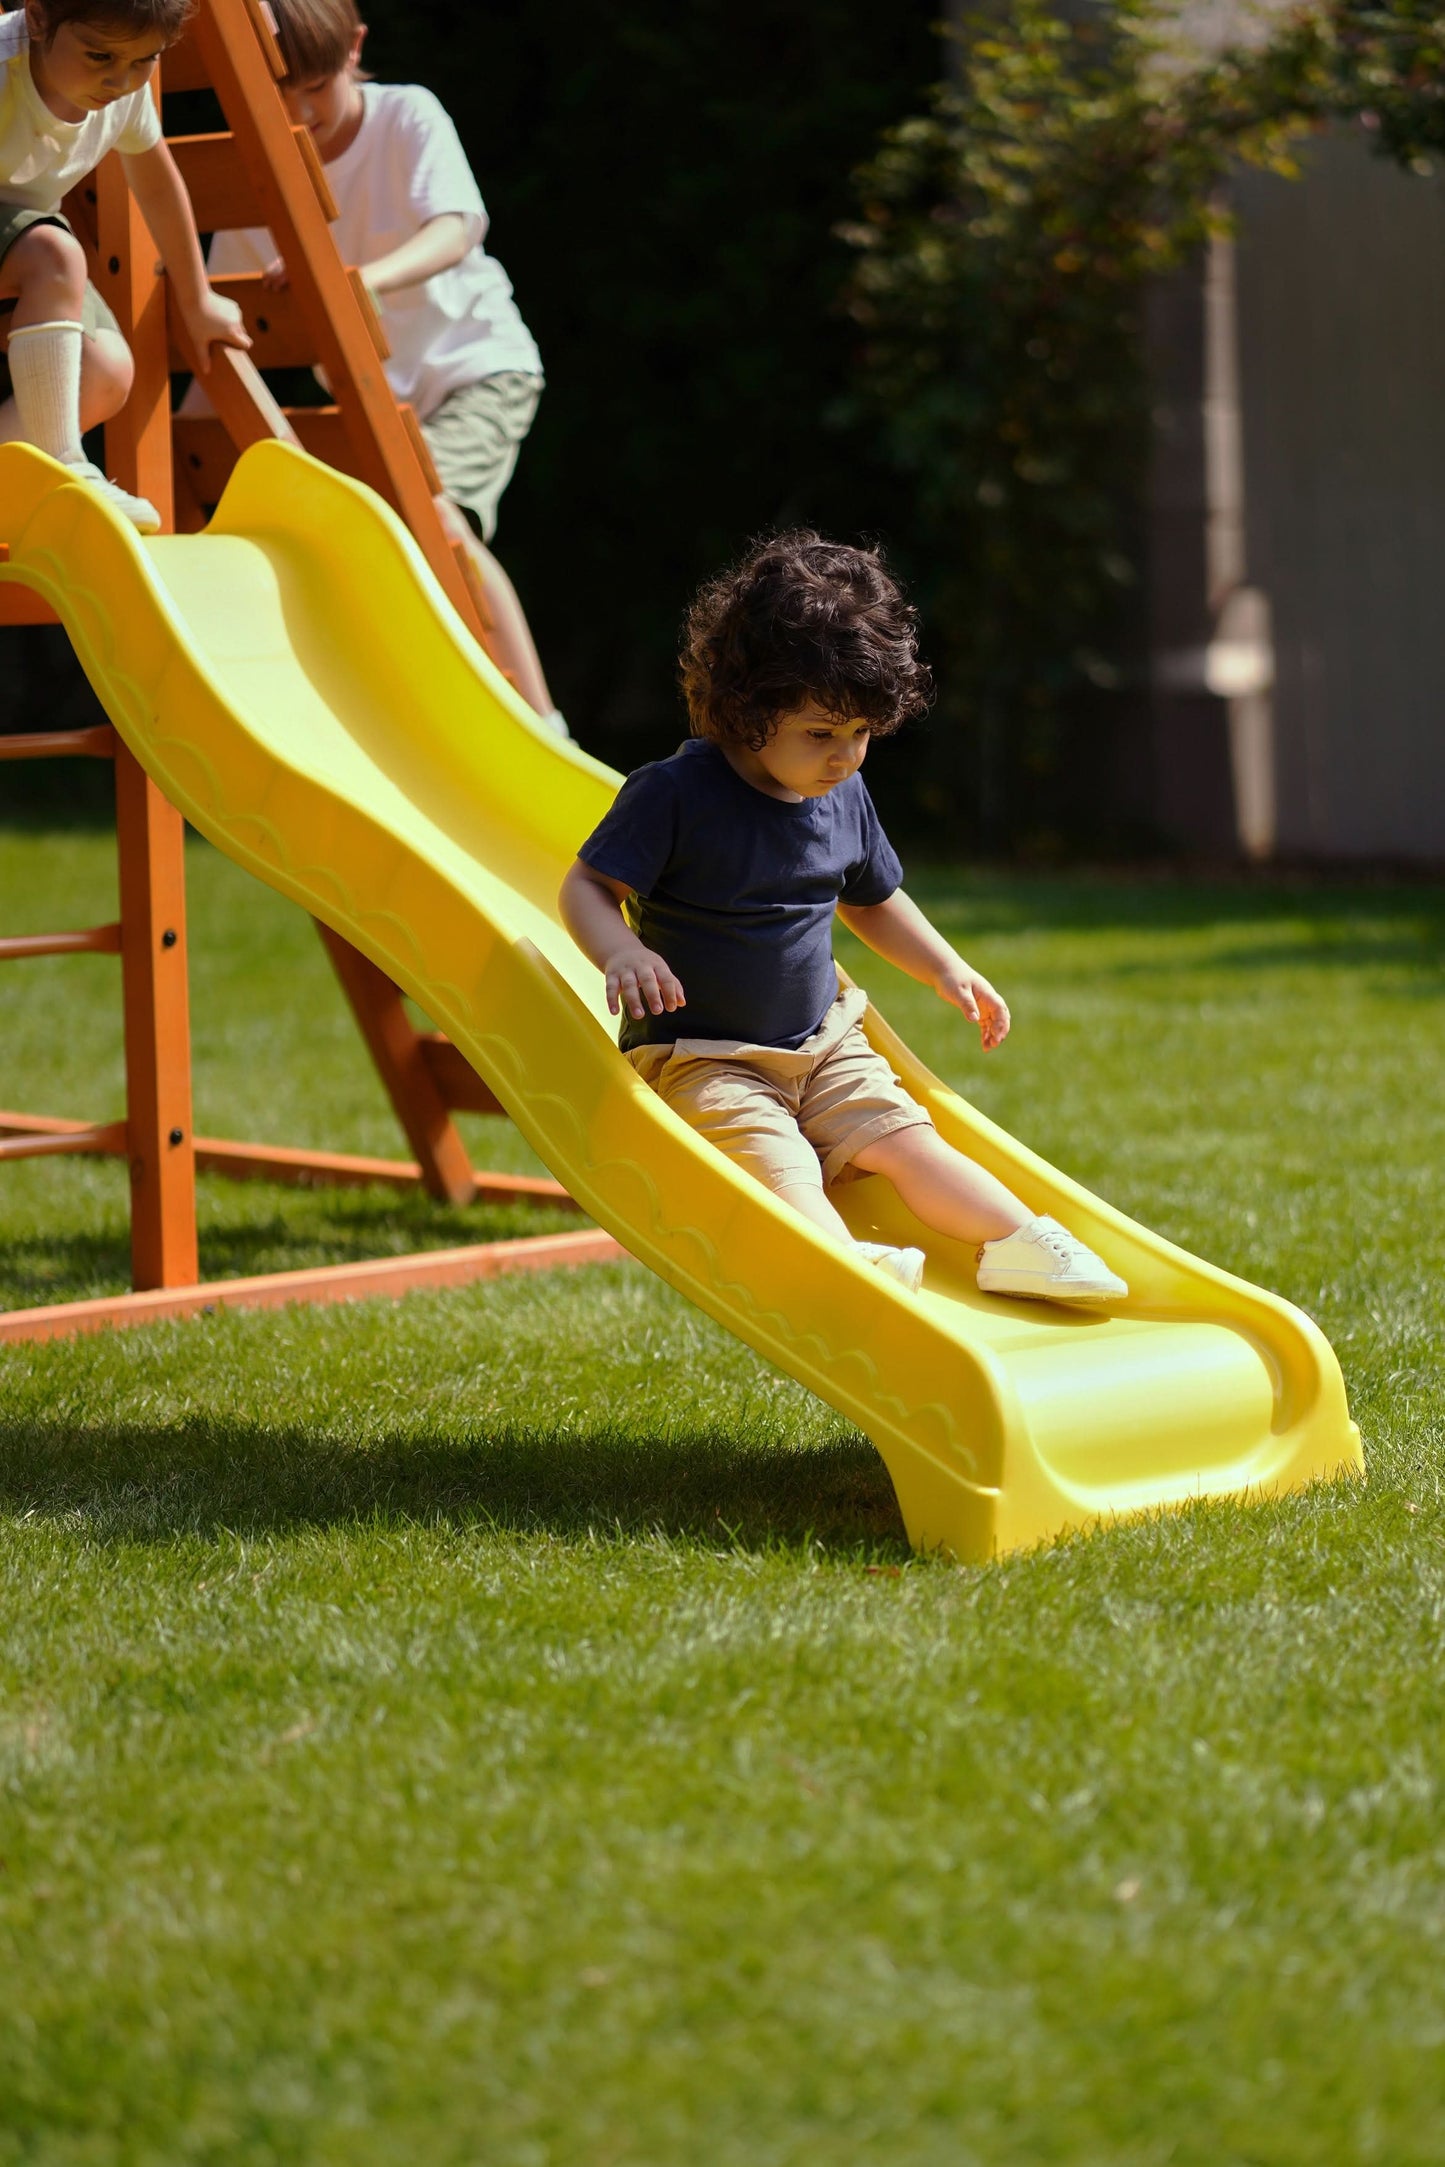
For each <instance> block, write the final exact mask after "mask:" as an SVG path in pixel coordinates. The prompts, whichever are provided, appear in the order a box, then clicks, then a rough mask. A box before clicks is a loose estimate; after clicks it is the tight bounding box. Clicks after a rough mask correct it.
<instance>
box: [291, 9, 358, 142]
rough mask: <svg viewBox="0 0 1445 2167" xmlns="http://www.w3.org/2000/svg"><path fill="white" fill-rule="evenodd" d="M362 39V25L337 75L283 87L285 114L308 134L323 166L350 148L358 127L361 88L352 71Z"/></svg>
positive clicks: (316, 76) (320, 76)
mask: <svg viewBox="0 0 1445 2167" xmlns="http://www.w3.org/2000/svg"><path fill="white" fill-rule="evenodd" d="M365 36H366V29H365V26H364V25H363V27H362V28H361V29H360V30H359V31H358V33H357V37H356V43H355V44H354V45H353V46H352V48H351V51H350V53H349V54H348V55H347V59H346V66H345V67H344V68H342V69H341V70H340V72H339V73H338V74H336V75H315V76H312V77H310V78H309V79H308V80H307V81H305V82H299V83H286V84H285V85H283V89H282V95H283V96H284V97H285V100H286V110H287V112H288V113H289V114H290V115H291V118H292V119H293V120H295V121H299V122H300V123H301V126H302V127H303V128H309V129H310V130H311V137H312V141H313V142H314V143H315V145H316V148H317V150H318V151H319V152H320V154H321V162H322V164H323V165H325V164H327V163H328V162H329V161H330V160H331V159H333V158H339V157H340V156H341V153H342V152H343V151H344V150H348V149H349V148H350V147H351V144H352V143H353V142H354V141H355V139H356V131H357V129H358V128H359V127H360V126H361V113H362V99H361V85H360V84H359V83H358V82H357V80H356V77H355V75H354V74H353V73H352V70H353V69H354V68H355V67H356V66H357V64H358V62H359V61H360V59H361V41H362V39H363V38H364V37H365Z"/></svg>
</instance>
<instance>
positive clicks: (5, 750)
mask: <svg viewBox="0 0 1445 2167" xmlns="http://www.w3.org/2000/svg"><path fill="white" fill-rule="evenodd" d="M82 757H84V758H88V759H91V760H113V759H114V758H115V732H114V730H112V728H111V726H110V724H109V723H108V722H97V723H92V724H91V726H90V728H89V729H86V730H26V731H24V732H22V733H21V735H20V736H18V737H0V760H51V759H65V758H77V759H78V758H82Z"/></svg>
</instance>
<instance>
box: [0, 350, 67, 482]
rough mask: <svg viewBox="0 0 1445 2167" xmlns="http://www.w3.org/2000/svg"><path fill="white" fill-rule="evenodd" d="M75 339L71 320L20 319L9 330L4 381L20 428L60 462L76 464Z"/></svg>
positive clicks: (28, 440) (39, 448) (26, 438)
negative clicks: (7, 370)
mask: <svg viewBox="0 0 1445 2167" xmlns="http://www.w3.org/2000/svg"><path fill="white" fill-rule="evenodd" d="M80 342H81V328H80V325H79V324H77V323H52V324H22V326H21V327H20V329H19V330H18V331H12V332H11V334H10V382H11V384H12V385H13V386H14V390H15V406H16V412H17V414H18V417H19V422H20V434H21V436H22V437H23V438H24V439H25V442H26V443H27V444H34V445H35V446H36V448H37V449H38V450H40V451H47V452H49V454H50V456H51V458H52V459H58V460H59V461H60V462H61V464H62V466H68V467H75V466H80V465H81V464H82V463H83V462H84V459H85V453H84V452H83V451H82V450H81V445H80Z"/></svg>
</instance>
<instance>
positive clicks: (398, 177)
mask: <svg viewBox="0 0 1445 2167" xmlns="http://www.w3.org/2000/svg"><path fill="white" fill-rule="evenodd" d="M272 5H273V11H274V14H275V18H276V28H277V34H278V36H279V38H280V42H281V51H282V54H283V56H284V58H285V61H286V69H287V73H286V79H285V81H284V83H283V84H282V90H283V93H284V95H285V98H286V103H287V105H288V107H289V109H290V111H291V115H292V118H293V119H294V120H298V121H300V122H302V123H303V125H304V126H306V127H307V128H309V129H310V130H311V134H312V139H313V141H314V142H315V144H316V148H317V150H318V152H319V153H320V156H321V160H322V163H323V164H324V165H325V166H326V169H327V175H326V177H327V180H328V181H329V182H330V185H331V191H332V194H333V195H334V196H335V198H336V202H337V205H338V207H339V211H340V215H339V217H338V218H337V220H336V223H335V226H334V227H333V229H332V230H333V232H334V233H335V236H336V245H337V247H338V249H339V250H340V252H341V256H342V259H343V261H344V262H346V263H349V264H355V265H356V266H357V267H358V268H359V270H360V272H361V275H362V277H363V278H364V279H365V281H366V284H367V286H368V288H369V289H370V291H371V293H372V295H373V297H374V298H375V300H376V303H377V306H378V308H379V309H380V312H381V318H382V322H383V324H384V326H385V328H386V336H387V343H388V345H389V346H390V348H391V355H390V358H389V360H388V361H387V363H386V374H387V380H388V382H389V383H390V385H391V388H392V390H393V391H394V392H395V394H396V396H397V398H398V399H400V400H402V401H404V402H405V403H406V404H408V405H410V406H411V407H412V408H413V409H414V410H415V412H416V416H417V419H418V420H419V422H420V423H421V428H422V434H423V435H424V436H425V438H426V440H427V444H428V447H429V449H430V451H431V454H432V458H433V460H434V461H435V464H436V469H437V473H438V475H439V476H440V478H441V483H442V490H443V494H442V496H440V497H439V498H438V499H437V507H438V510H439V511H440V512H441V515H442V519H443V523H444V524H445V526H446V527H447V530H448V532H449V533H450V534H451V535H452V537H453V539H454V540H456V541H459V542H461V543H462V544H463V545H464V546H465V547H466V548H467V549H468V550H470V551H471V553H472V556H473V558H474V560H475V561H476V563H477V568H478V570H479V572H480V573H481V576H482V580H483V583H484V585H485V587H486V591H487V601H488V604H489V605H490V609H491V615H492V629H493V634H494V637H495V639H496V643H497V647H498V650H499V655H500V659H501V662H502V666H503V667H504V669H506V670H507V671H508V672H509V674H510V675H511V676H512V678H513V679H514V681H515V683H516V685H517V689H518V690H519V691H520V692H521V694H522V696H523V698H524V699H526V700H527V701H528V702H529V703H530V704H531V706H532V707H534V708H535V709H536V710H537V712H538V714H540V715H542V716H544V717H545V718H546V719H548V720H549V721H551V722H552V723H553V724H554V726H556V727H560V728H561V729H562V731H563V734H564V735H565V725H564V724H563V723H562V718H561V717H560V715H558V714H557V711H556V708H555V706H554V705H553V701H552V695H551V693H550V691H549V690H548V687H547V680H546V678H545V676H544V675H543V672H542V665H541V662H540V661H539V659H538V656H537V650H536V647H535V646H534V644H533V641H532V635H531V633H530V631H529V629H528V626H527V620H526V617H525V616H524V615H523V612H522V607H521V604H520V602H519V601H518V599H517V596H516V592H515V590H514V588H513V587H512V584H511V582H510V581H509V580H508V578H507V576H506V574H505V573H504V572H503V570H502V568H501V566H500V565H499V564H498V563H497V560H496V558H495V557H494V556H492V554H491V552H490V551H489V550H488V549H487V548H486V547H485V546H484V545H485V544H486V543H487V542H489V541H490V540H491V538H492V535H493V533H494V532H495V531H496V524H497V502H498V499H499V498H500V496H501V494H502V491H503V490H504V489H505V488H506V486H507V483H508V482H509V481H510V480H511V478H512V473H513V470H514V468H515V466H516V463H517V453H518V451H519V449H520V447H521V443H522V439H523V438H524V437H525V436H526V434H527V431H528V429H529V428H530V427H531V424H532V418H533V416H534V415H535V413H536V411H537V405H538V402H539V400H540V399H541V396H542V382H543V380H542V362H541V357H540V356H539V354H538V352H537V348H536V345H535V343H534V342H533V339H532V334H531V333H530V331H528V329H527V326H526V325H525V324H524V323H523V321H522V318H521V315H520V313H519V311H518V309H517V304H516V302H515V301H514V300H513V298H512V288H511V283H510V281H509V280H508V277H507V274H506V272H505V271H504V270H503V269H502V266H501V265H500V264H499V263H498V262H497V261H496V259H495V258H494V257H492V256H489V255H488V254H487V253H486V250H485V248H484V247H483V245H482V243H483V238H484V236H485V234H486V230H487V212H486V207H485V205H484V204H483V202H482V198H481V195H480V193H479V191H478V188H477V184H476V180H475V178H474V176H473V174H472V170H471V167H470V166H469V165H468V163H467V158H466V153H465V152H464V151H463V149H462V146H461V142H460V140H459V138H458V136H457V132H456V129H455V127H454V126H453V124H452V121H451V120H450V118H449V117H448V115H447V113H446V111H445V110H444V108H443V107H442V106H441V105H440V103H439V102H438V101H437V99H436V98H434V97H433V95H432V93H431V92H430V91H429V90H424V89H422V88H421V87H420V86H419V85H417V84H409V83H373V82H371V81H370V80H369V79H368V78H366V77H365V76H364V75H363V74H362V72H361V47H362V43H363V40H364V39H365V37H366V25H365V24H364V23H363V22H361V21H360V19H359V18H358V16H357V12H356V7H355V4H354V0H272ZM210 270H211V275H212V277H213V278H214V277H221V276H226V275H229V274H234V273H237V272H244V271H261V272H263V273H264V274H265V276H266V277H267V279H268V280H269V281H270V282H271V283H272V284H274V285H278V286H279V285H284V283H285V280H286V267H285V265H284V264H283V263H282V262H281V260H280V259H279V257H278V256H277V254H276V247H275V243H274V241H273V240H272V238H271V235H270V234H269V233H268V232H267V231H266V230H265V228H264V227H251V228H248V229H246V230H244V231H236V232H230V233H218V234H217V235H216V237H215V239H214V240H213V242H212V243H211V254H210ZM193 403H194V402H193Z"/></svg>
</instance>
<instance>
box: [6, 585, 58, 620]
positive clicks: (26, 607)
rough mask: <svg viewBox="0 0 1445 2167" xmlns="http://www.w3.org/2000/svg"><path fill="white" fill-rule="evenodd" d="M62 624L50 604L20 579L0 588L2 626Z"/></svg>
mask: <svg viewBox="0 0 1445 2167" xmlns="http://www.w3.org/2000/svg"><path fill="white" fill-rule="evenodd" d="M59 622H60V620H59V618H58V617H57V616H56V614H55V612H54V610H53V609H52V608H51V607H50V604H49V603H48V602H47V601H45V600H44V599H43V598H42V597H41V596H40V595H38V594H37V593H36V592H35V589H34V588H33V587H26V586H24V585H23V584H22V583H21V582H20V581H19V580H18V579H7V580H6V581H5V583H4V585H3V586H0V625H53V624H58V623H59Z"/></svg>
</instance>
